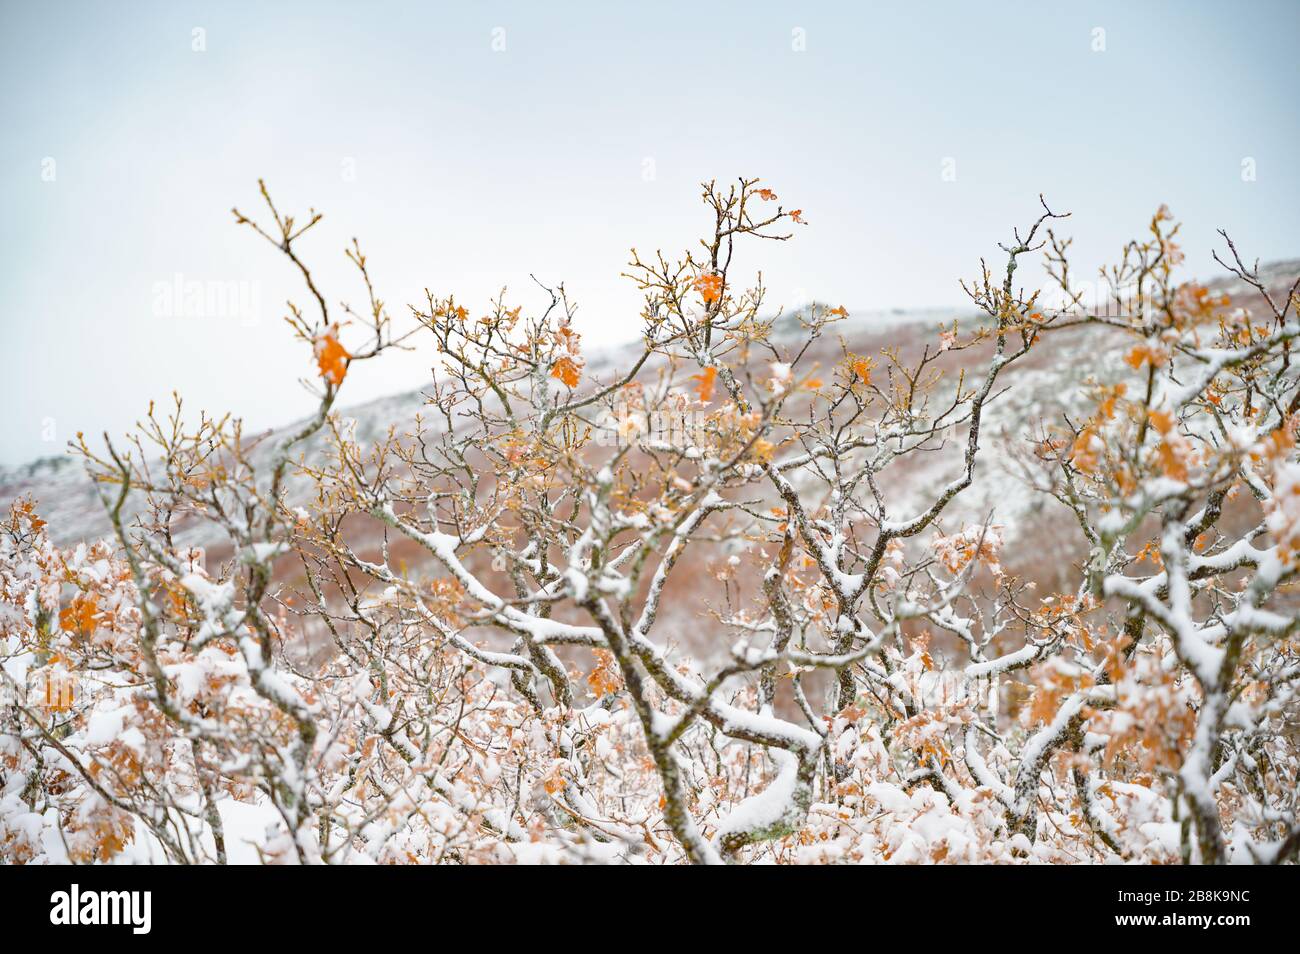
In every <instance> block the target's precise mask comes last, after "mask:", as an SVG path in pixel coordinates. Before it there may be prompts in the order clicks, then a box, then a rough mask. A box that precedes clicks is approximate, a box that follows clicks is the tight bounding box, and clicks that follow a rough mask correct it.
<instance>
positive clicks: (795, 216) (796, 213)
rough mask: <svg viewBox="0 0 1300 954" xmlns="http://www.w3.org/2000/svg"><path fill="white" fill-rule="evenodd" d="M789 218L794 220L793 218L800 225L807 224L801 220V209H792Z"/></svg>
mask: <svg viewBox="0 0 1300 954" xmlns="http://www.w3.org/2000/svg"><path fill="white" fill-rule="evenodd" d="M790 218H792V219H794V220H795V221H796V222H798V223H799V224H800V225H807V224H808V223H807V222H805V221H804V220H803V209H795V210H794V211H792V212H791V213H790Z"/></svg>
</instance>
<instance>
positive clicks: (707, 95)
mask: <svg viewBox="0 0 1300 954" xmlns="http://www.w3.org/2000/svg"><path fill="white" fill-rule="evenodd" d="M2 9H3V13H2V14H0V17H2V19H0V88H2V89H3V91H4V92H3V97H2V99H0V103H2V105H0V130H2V131H0V208H2V209H3V212H4V214H3V217H2V218H0V287H3V289H4V299H3V304H0V323H2V326H3V341H4V351H5V357H6V362H5V367H6V373H5V374H4V375H3V376H0V388H3V393H2V394H0V400H3V402H4V407H5V413H4V426H3V431H2V435H0V462H3V463H5V464H14V463H19V462H21V461H24V460H28V459H31V458H33V457H36V456H42V455H46V454H52V453H58V452H60V451H61V449H62V446H63V442H64V441H65V440H67V438H69V437H70V436H71V435H72V434H73V433H74V432H75V431H76V430H78V429H81V430H86V431H90V432H98V431H101V430H104V429H108V430H110V431H113V432H115V433H117V432H120V431H122V430H123V429H125V428H126V427H127V426H129V424H130V422H131V421H132V420H133V419H134V418H135V417H136V416H137V415H138V414H140V413H141V412H142V411H143V410H144V408H145V407H146V406H147V403H148V401H149V400H150V399H151V398H165V397H166V396H167V395H168V394H169V392H170V391H171V390H172V389H179V390H181V391H182V392H183V393H184V394H185V395H186V397H187V399H188V401H189V402H190V405H191V406H192V407H194V408H196V409H197V408H198V407H204V408H208V409H210V410H214V411H219V410H232V411H234V412H236V413H238V414H241V415H243V416H244V417H245V418H246V420H247V421H248V422H249V424H250V425H251V426H255V427H260V426H265V425H272V424H280V423H284V422H285V421H287V420H289V419H291V418H294V417H296V416H299V415H301V414H302V413H304V412H305V411H306V410H307V409H308V408H309V406H310V399H309V398H308V397H307V395H306V394H305V393H304V392H303V391H302V389H301V387H300V386H299V385H298V383H297V378H298V377H299V376H300V375H302V374H305V373H309V372H310V359H309V356H308V355H307V354H306V352H305V350H304V349H303V347H302V345H300V344H296V343H294V342H292V341H291V340H290V337H289V334H288V330H287V328H285V327H284V326H283V324H282V323H281V322H280V320H279V319H280V315H281V314H282V313H283V311H284V309H283V306H282V302H283V300H284V299H285V297H286V296H288V295H293V296H294V297H295V298H297V299H298V300H301V298H302V296H301V293H300V291H299V288H298V285H297V284H296V283H295V282H294V280H293V275H292V274H291V273H290V271H289V269H288V268H287V263H286V262H284V261H283V260H282V259H280V258H279V257H277V255H276V254H275V253H274V251H273V250H272V249H270V248H269V247H268V246H266V245H265V244H264V243H260V242H257V241H254V239H253V237H252V235H251V233H248V232H247V231H246V230H241V229H237V228H236V227H235V226H234V225H233V224H232V223H231V218H230V214H229V209H230V207H231V206H232V205H234V204H238V205H239V206H240V207H241V208H242V209H244V210H245V211H249V210H251V209H252V208H254V207H255V206H256V204H257V194H256V179H257V178H258V176H264V177H266V179H267V180H268V182H269V184H270V185H271V187H272V190H273V192H274V194H275V195H276V197H277V199H278V201H279V202H280V204H281V205H282V207H284V208H286V209H292V210H300V211H305V210H306V208H307V206H308V205H315V206H316V207H317V208H319V209H321V210H323V211H324V212H325V213H326V219H325V222H324V223H322V226H321V227H319V229H318V231H317V233H316V234H315V235H314V237H313V238H311V239H310V240H308V241H307V242H305V243H304V247H303V251H304V253H305V254H306V255H307V257H308V258H309V260H310V261H311V262H313V263H314V264H315V265H316V267H317V270H318V271H319V273H320V277H321V278H322V280H323V282H324V285H325V287H326V291H327V293H328V294H329V296H330V297H331V299H332V300H338V299H340V298H343V299H346V300H349V301H352V302H354V303H356V302H359V301H360V299H361V293H360V290H359V288H358V286H357V285H356V283H355V282H354V281H353V279H352V277H351V275H350V274H348V273H347V271H346V270H345V268H344V260H343V256H342V247H343V245H344V243H345V242H346V241H347V240H348V238H349V237H350V236H352V235H357V236H359V237H360V238H361V239H362V241H363V244H364V246H365V247H366V249H367V250H368V252H369V253H370V256H371V262H372V265H373V269H374V275H375V278H376V279H377V280H378V282H379V284H380V288H381V291H382V292H383V293H384V294H385V295H386V296H387V297H388V299H389V300H390V301H391V302H392V304H393V306H394V310H395V311H398V312H400V311H402V310H403V309H402V307H401V306H402V305H403V304H404V303H405V302H406V301H414V300H418V299H420V298H422V292H421V289H422V288H424V287H425V286H426V285H427V286H429V287H430V288H432V289H434V290H436V291H437V292H438V293H440V294H441V293H447V292H455V293H456V294H457V297H458V298H461V299H463V300H466V301H468V302H470V303H471V304H473V305H481V304H482V303H483V302H485V301H486V299H487V298H488V296H490V295H491V294H493V292H494V291H495V290H496V289H497V288H499V287H500V286H502V285H508V286H509V287H510V288H511V290H512V291H513V292H514V293H515V294H514V297H515V299H516V300H518V301H521V302H523V303H525V304H530V303H532V302H535V301H536V300H537V299H536V292H535V290H534V289H533V288H532V286H531V283H530V281H529V279H528V275H529V273H530V272H532V273H535V274H537V275H538V277H539V278H542V279H544V280H547V281H551V282H559V281H564V282H565V283H566V285H567V287H568V289H569V290H570V292H571V294H573V295H574V296H575V297H577V298H578V300H579V301H580V302H581V304H582V308H581V311H580V313H579V321H578V325H579V330H580V331H582V332H583V333H584V334H585V335H586V340H587V341H588V342H589V343H592V344H600V343H610V342H614V341H618V340H621V339H625V338H628V337H630V336H631V335H633V334H635V330H636V317H635V316H636V307H637V297H636V294H635V291H634V290H633V289H632V287H631V286H630V284H629V283H628V282H627V281H626V280H623V279H620V278H619V273H620V271H621V270H622V266H623V264H624V262H625V261H626V258H627V250H628V248H629V247H630V246H632V245H634V244H635V245H636V246H638V247H639V248H643V249H654V248H655V247H663V248H665V249H666V250H670V251H677V250H680V249H681V248H683V247H685V245H686V244H687V243H689V242H691V241H693V239H694V238H695V237H697V236H698V235H699V234H700V229H701V227H702V226H703V224H704V220H703V217H702V214H701V213H702V210H701V208H700V206H699V205H698V182H699V181H700V180H701V179H704V178H710V177H717V178H721V179H727V178H734V177H736V176H739V175H759V176H762V177H763V178H764V179H766V180H767V181H768V183H769V184H770V185H771V187H772V188H774V189H775V190H776V191H777V192H778V193H780V195H781V198H782V200H783V201H784V202H786V203H787V208H789V207H796V206H797V207H802V208H803V209H804V210H805V213H806V216H807V218H808V220H809V221H810V222H811V226H810V227H809V228H807V229H803V230H801V231H800V234H799V236H798V239H797V241H795V242H791V243H788V244H786V245H780V246H777V245H773V244H766V243H765V244H763V245H761V246H759V247H755V248H751V249H749V253H750V254H749V257H748V258H745V259H744V260H743V263H748V264H749V265H751V266H753V267H755V268H758V267H761V268H762V269H763V272H764V276H765V279H766V281H767V284H768V286H769V287H770V289H771V301H772V303H773V304H774V305H775V304H781V303H785V304H790V303H793V302H797V301H799V300H801V299H806V298H808V297H817V298H820V299H823V300H827V301H831V302H835V303H843V304H846V305H848V306H850V307H851V308H852V307H858V308H881V307H892V306H919V305H945V306H946V305H953V306H956V305H958V304H959V303H960V302H961V300H962V299H961V293H960V290H959V289H958V287H957V279H958V278H959V277H961V276H969V275H970V274H971V273H972V271H973V267H974V265H975V262H976V259H977V258H978V256H979V255H981V254H985V255H996V254H997V253H996V247H995V244H996V242H997V241H999V240H1001V239H1003V238H1004V237H1005V236H1006V233H1007V231H1008V229H1009V227H1010V226H1011V225H1012V224H1016V223H1022V222H1024V221H1026V220H1027V219H1029V218H1031V217H1032V216H1033V214H1034V211H1035V205H1036V201H1037V199H1036V196H1037V194H1038V192H1040V191H1042V192H1045V193H1046V194H1047V196H1048V198H1049V200H1050V201H1051V202H1052V204H1053V206H1055V207H1057V208H1058V209H1065V210H1072V211H1073V212H1074V213H1075V216H1074V219H1073V220H1072V222H1071V224H1070V225H1069V227H1068V228H1069V231H1071V232H1072V233H1073V234H1074V235H1075V236H1076V237H1077V246H1076V247H1077V251H1078V258H1079V262H1080V265H1081V266H1087V267H1088V268H1091V267H1092V266H1094V265H1095V264H1097V263H1098V262H1100V261H1101V260H1102V259H1104V258H1109V257H1111V256H1112V255H1113V253H1114V252H1115V251H1117V250H1118V248H1119V247H1120V245H1121V243H1122V242H1123V240H1124V239H1125V238H1127V237H1129V236H1131V235H1133V234H1135V233H1137V232H1139V231H1140V230H1141V229H1142V228H1143V227H1144V226H1145V224H1146V222H1147V220H1148V219H1149V216H1150V213H1151V212H1152V210H1154V208H1155V207H1156V206H1157V205H1158V204H1160V203H1161V202H1166V203H1168V204H1169V205H1170V207H1171V208H1172V209H1173V210H1174V211H1175V213H1177V214H1178V215H1179V216H1180V217H1181V218H1183V219H1184V220H1185V221H1186V223H1187V224H1186V226H1185V234H1184V244H1185V247H1186V249H1187V252H1188V261H1189V266H1190V270H1191V271H1192V272H1194V273H1197V274H1202V275H1206V274H1211V273H1212V272H1213V265H1212V263H1211V262H1210V259H1209V250H1210V248H1211V246H1212V243H1213V240H1214V238H1215V235H1214V230H1215V229H1216V228H1219V227H1224V228H1227V229H1228V230H1229V231H1230V232H1231V233H1232V234H1233V236H1234V238H1236V239H1237V241H1238V244H1239V246H1240V247H1241V248H1242V249H1243V250H1246V251H1248V252H1249V253H1250V254H1252V255H1259V256H1260V257H1261V258H1264V259H1270V258H1279V257H1288V256H1294V255H1297V254H1300V242H1298V241H1297V236H1296V232H1295V223H1296V222H1297V221H1298V220H1300V163H1298V162H1297V145H1298V138H1300V130H1298V129H1297V121H1296V109H1297V105H1298V103H1300V97H1298V96H1297V93H1300V61H1298V60H1297V57H1296V51H1295V41H1296V38H1297V36H1300V3H1294V2H1290V3H1265V2H1241V3H1228V2H1221V3H1186V2H1182V3H1069V4H1065V3H1061V4H1048V3H1033V4H1030V3H983V4H974V3H952V4H889V5H882V6H880V7H878V8H877V7H873V6H870V5H866V4H847V3H844V4H837V3H819V4H807V3H802V4H796V3H764V4H759V3H743V4H742V3H734V4H733V3H710V4H704V3H699V2H696V3H680V4H677V3H668V2H655V3H644V4H596V3H591V4H577V3H573V4H562V3H546V4H543V3H495V2H482V3H455V4H451V3H448V4H420V5H416V4H395V3H394V4H385V3H369V4H359V3H347V4H330V3H320V2H316V3H301V4H290V3H279V4H255V3H246V4H243V3H175V2H170V3H159V4H144V3H131V4H128V3H96V4H92V3H85V4H77V3H60V2H47V3H27V4H20V3H13V2H5V3H3V7H2ZM1097 27H1101V28H1103V29H1104V30H1105V31H1106V32H1105V44H1106V49H1105V51H1104V52H1094V51H1093V49H1092V45H1093V30H1094V28H1097ZM195 28H202V29H203V30H204V31H206V32H205V40H206V50H205V51H203V52H195V51H194V50H193V49H192V44H193V40H192V37H193V32H192V31H193V30H194V29H195ZM496 28H501V29H503V30H504V40H505V49H504V50H494V49H493V39H494V34H493V31H494V29H496ZM796 28H800V29H802V30H803V31H804V33H805V36H806V49H804V50H803V51H796V50H795V49H792V31H793V30H795V29H796ZM497 36H500V34H497ZM498 45H499V44H498ZM946 157H951V158H952V159H954V160H955V161H956V173H957V176H956V181H954V182H946V181H943V179H942V177H941V163H942V162H943V160H944V159H945V158H946ZM1245 157H1251V158H1253V159H1254V161H1255V165H1256V169H1257V179H1256V181H1254V182H1243V181H1242V176H1241V163H1242V160H1243V158H1245ZM48 158H52V159H53V160H54V165H53V170H54V178H53V180H52V181H47V176H48V169H49V168H50V167H49V165H48V163H46V160H47V159H48ZM647 159H649V160H653V165H654V177H653V178H652V179H650V180H647V179H646V178H645V175H644V172H645V169H646V160H647ZM348 170H352V171H353V172H354V175H352V176H351V177H349V176H347V175H345V172H346V171H348ZM43 171H46V172H47V176H45V177H43ZM178 274H179V275H181V276H183V279H182V280H183V281H203V282H211V283H224V282H244V283H246V284H245V288H246V289H248V292H249V294H250V295H251V294H253V293H254V292H255V293H256V305H257V309H256V310H257V314H256V315H253V314H251V312H252V308H251V307H246V308H245V311H244V312H243V313H240V314H236V315H228V316H226V317H204V316H195V315H184V314H182V315H166V314H164V315H159V314H157V313H156V312H157V311H159V307H158V303H157V301H156V297H157V286H158V285H159V283H163V284H167V283H171V282H173V281H174V280H175V279H174V276H176V275H178ZM1026 276H1027V277H1029V273H1026ZM162 310H164V311H165V310H166V309H165V308H164V309H162ZM431 364H432V357H431V355H430V354H429V353H428V352H427V351H422V352H420V353H418V354H415V355H411V356H404V357H402V358H401V359H399V360H396V361H393V362H389V363H387V364H380V365H377V366H372V367H363V368H359V369H357V370H356V371H355V372H354V374H353V375H352V376H350V378H349V381H348V384H347V387H346V388H345V391H344V403H351V402H357V401H360V400H364V399H367V398H370V397H374V396H378V395H381V394H384V393H388V392H391V391H395V390H399V389H402V388H407V387H417V386H419V385H420V384H421V383H422V382H423V381H424V380H426V379H427V374H428V368H429V366H430V365H431ZM51 437H52V438H53V440H49V439H48V438H51Z"/></svg>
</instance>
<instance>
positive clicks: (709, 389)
mask: <svg viewBox="0 0 1300 954" xmlns="http://www.w3.org/2000/svg"><path fill="white" fill-rule="evenodd" d="M717 379H718V369H717V368H713V367H709V368H705V369H704V373H702V374H693V375H691V380H692V381H698V382H699V384H697V385H696V387H695V391H696V393H697V394H699V396H700V402H701V403H703V404H708V403H709V402H710V401H712V400H713V385H714V382H716V381H717Z"/></svg>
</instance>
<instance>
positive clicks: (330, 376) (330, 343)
mask: <svg viewBox="0 0 1300 954" xmlns="http://www.w3.org/2000/svg"><path fill="white" fill-rule="evenodd" d="M338 333H339V326H338V325H330V326H329V327H328V328H326V329H325V333H324V334H323V335H321V336H320V337H318V338H317V339H316V341H315V342H314V350H315V352H316V366H317V367H319V368H320V376H321V377H322V378H324V379H325V380H326V381H328V382H329V383H330V384H332V385H334V386H335V387H338V386H339V385H340V384H342V383H343V376H344V375H346V374H347V373H348V359H349V358H351V357H352V355H350V354H349V353H348V352H347V349H345V348H344V347H343V345H341V344H339V339H338Z"/></svg>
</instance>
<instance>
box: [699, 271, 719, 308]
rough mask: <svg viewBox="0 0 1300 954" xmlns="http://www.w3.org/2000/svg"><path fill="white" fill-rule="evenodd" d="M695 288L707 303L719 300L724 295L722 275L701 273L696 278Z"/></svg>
mask: <svg viewBox="0 0 1300 954" xmlns="http://www.w3.org/2000/svg"><path fill="white" fill-rule="evenodd" d="M695 290H696V291H697V292H699V293H700V297H701V298H703V299H704V303H705V304H706V305H707V304H710V303H712V302H715V301H717V300H718V299H719V298H721V297H722V276H721V275H712V274H709V275H701V276H700V277H699V278H697V279H695Z"/></svg>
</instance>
